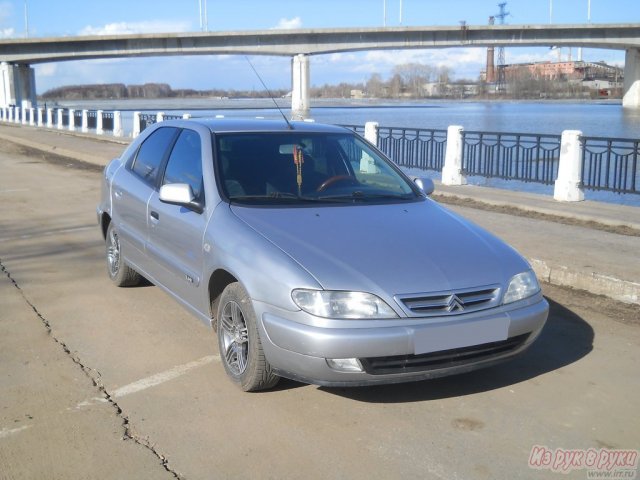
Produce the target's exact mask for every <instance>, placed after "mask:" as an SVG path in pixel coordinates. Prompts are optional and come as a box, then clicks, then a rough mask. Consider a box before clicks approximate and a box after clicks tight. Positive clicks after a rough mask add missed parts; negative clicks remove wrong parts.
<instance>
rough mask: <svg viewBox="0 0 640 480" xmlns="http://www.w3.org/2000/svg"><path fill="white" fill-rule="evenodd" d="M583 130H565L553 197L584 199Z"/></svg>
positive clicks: (568, 200) (573, 200)
mask: <svg viewBox="0 0 640 480" xmlns="http://www.w3.org/2000/svg"><path fill="white" fill-rule="evenodd" d="M582 148H583V147H582V132H581V131H580V130H565V131H564V132H562V140H561V143H560V161H559V164H558V178H557V179H556V183H555V186H554V189H553V198H554V199H555V200H559V201H561V202H580V201H582V200H584V190H583V188H582Z"/></svg>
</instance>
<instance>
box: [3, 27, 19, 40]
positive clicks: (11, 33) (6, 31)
mask: <svg viewBox="0 0 640 480" xmlns="http://www.w3.org/2000/svg"><path fill="white" fill-rule="evenodd" d="M15 34H16V31H15V30H14V29H13V28H0V38H11V37H15V36H16V35H15Z"/></svg>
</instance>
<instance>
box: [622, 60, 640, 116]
mask: <svg viewBox="0 0 640 480" xmlns="http://www.w3.org/2000/svg"><path fill="white" fill-rule="evenodd" d="M622 106H623V107H625V108H640V49H638V48H630V49H628V50H627V52H626V54H625V57H624V96H623V97H622Z"/></svg>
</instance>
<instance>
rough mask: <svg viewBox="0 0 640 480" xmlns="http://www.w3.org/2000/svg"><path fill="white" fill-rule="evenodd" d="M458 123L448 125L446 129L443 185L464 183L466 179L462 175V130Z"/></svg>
mask: <svg viewBox="0 0 640 480" xmlns="http://www.w3.org/2000/svg"><path fill="white" fill-rule="evenodd" d="M463 131H464V128H463V127H461V126H460V125H450V126H449V128H448V129H447V148H446V151H445V154H444V166H443V167H442V184H443V185H466V183H467V179H466V178H465V176H464V175H462V146H463V145H462V132H463Z"/></svg>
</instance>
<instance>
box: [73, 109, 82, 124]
mask: <svg viewBox="0 0 640 480" xmlns="http://www.w3.org/2000/svg"><path fill="white" fill-rule="evenodd" d="M73 124H74V125H75V126H76V127H79V126H80V125H82V110H74V111H73Z"/></svg>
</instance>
